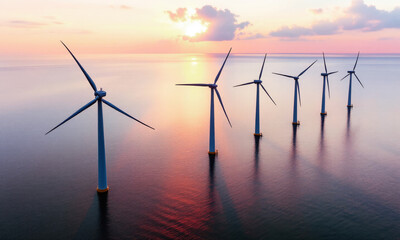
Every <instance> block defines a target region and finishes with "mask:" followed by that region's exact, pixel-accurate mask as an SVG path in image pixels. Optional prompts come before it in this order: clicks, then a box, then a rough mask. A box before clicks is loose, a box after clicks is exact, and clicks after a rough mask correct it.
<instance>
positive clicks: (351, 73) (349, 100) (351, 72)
mask: <svg viewBox="0 0 400 240" xmlns="http://www.w3.org/2000/svg"><path fill="white" fill-rule="evenodd" d="M359 56H360V52H358V54H357V59H356V63H355V64H354V67H353V70H352V71H347V75H346V76H344V77H343V78H342V79H340V81H342V80H343V79H345V78H346V77H347V76H349V75H350V81H349V97H348V100H347V107H349V108H351V107H353V104H351V86H352V76H353V74H354V76H355V77H356V78H357V80H358V82H359V83H360V85H361V87H363V88H364V85H363V84H362V83H361V81H360V79H359V78H358V77H357V74H356V71H355V70H356V66H357V62H358V57H359Z"/></svg>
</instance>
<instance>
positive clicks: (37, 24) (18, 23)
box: [4, 20, 48, 28]
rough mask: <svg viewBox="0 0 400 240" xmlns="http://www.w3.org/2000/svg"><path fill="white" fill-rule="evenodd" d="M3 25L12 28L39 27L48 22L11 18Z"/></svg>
mask: <svg viewBox="0 0 400 240" xmlns="http://www.w3.org/2000/svg"><path fill="white" fill-rule="evenodd" d="M4 25H6V26H8V27H12V28H39V27H43V26H45V25H48V24H47V23H43V22H34V21H25V20H12V21H7V22H5V23H4Z"/></svg>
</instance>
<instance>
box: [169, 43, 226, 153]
mask: <svg viewBox="0 0 400 240" xmlns="http://www.w3.org/2000/svg"><path fill="white" fill-rule="evenodd" d="M231 50H232V48H231V49H229V52H228V55H226V58H225V61H224V63H223V64H222V67H221V69H220V70H219V72H218V74H217V76H216V77H215V80H214V83H212V84H204V83H189V84H176V85H177V86H196V87H209V88H210V89H211V107H210V145H209V149H208V154H210V155H215V154H217V153H218V151H217V150H215V126H214V125H215V124H214V92H215V93H216V94H217V97H218V100H219V102H220V103H221V107H222V110H224V113H225V116H226V119H227V120H228V123H229V125H230V126H231V127H232V124H231V121H230V120H229V117H228V114H226V111H225V107H224V104H223V103H222V99H221V95H220V94H219V92H218V89H217V87H218V85H217V81H218V79H219V77H220V75H221V72H222V69H223V68H224V66H225V63H226V60H227V59H228V57H229V54H230V53H231Z"/></svg>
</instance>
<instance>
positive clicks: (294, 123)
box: [292, 121, 300, 125]
mask: <svg viewBox="0 0 400 240" xmlns="http://www.w3.org/2000/svg"><path fill="white" fill-rule="evenodd" d="M292 124H293V125H300V121H297V122H292Z"/></svg>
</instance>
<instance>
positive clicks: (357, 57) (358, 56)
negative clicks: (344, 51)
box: [353, 52, 360, 71]
mask: <svg viewBox="0 0 400 240" xmlns="http://www.w3.org/2000/svg"><path fill="white" fill-rule="evenodd" d="M359 56H360V52H358V54H357V59H356V63H355V64H354V67H353V71H354V70H355V69H356V66H357V62H358V57H359Z"/></svg>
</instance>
